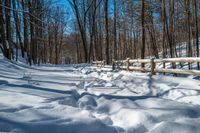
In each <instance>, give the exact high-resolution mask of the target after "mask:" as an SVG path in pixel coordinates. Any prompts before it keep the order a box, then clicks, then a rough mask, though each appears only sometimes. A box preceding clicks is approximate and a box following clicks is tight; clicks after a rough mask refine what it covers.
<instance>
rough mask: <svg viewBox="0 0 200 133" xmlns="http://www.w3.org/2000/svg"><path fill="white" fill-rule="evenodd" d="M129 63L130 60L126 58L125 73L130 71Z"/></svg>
mask: <svg viewBox="0 0 200 133" xmlns="http://www.w3.org/2000/svg"><path fill="white" fill-rule="evenodd" d="M129 61H130V58H127V59H126V63H127V64H126V65H127V67H126V69H127V71H130V68H129V67H130V62H129Z"/></svg>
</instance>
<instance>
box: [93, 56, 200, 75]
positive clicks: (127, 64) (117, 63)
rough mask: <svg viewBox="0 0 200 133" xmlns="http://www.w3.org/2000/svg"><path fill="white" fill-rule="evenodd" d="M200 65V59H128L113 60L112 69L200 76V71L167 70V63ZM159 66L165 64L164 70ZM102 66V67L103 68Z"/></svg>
mask: <svg viewBox="0 0 200 133" xmlns="http://www.w3.org/2000/svg"><path fill="white" fill-rule="evenodd" d="M183 62H184V63H195V62H196V63H200V57H196V58H195V57H187V58H165V59H154V58H152V59H129V58H128V59H126V60H113V62H112V69H113V70H115V69H118V68H120V69H123V70H128V71H141V72H151V74H152V75H155V74H156V73H174V74H191V75H200V70H185V69H176V68H175V67H174V68H173V69H171V68H170V69H167V68H165V63H172V64H173V65H175V64H176V63H183ZM93 63H94V64H97V65H98V64H103V65H105V61H96V62H93ZM142 63H143V64H149V65H150V67H148V68H145V67H134V66H133V64H142ZM157 64H164V66H163V68H156V65H157ZM103 65H101V66H103Z"/></svg>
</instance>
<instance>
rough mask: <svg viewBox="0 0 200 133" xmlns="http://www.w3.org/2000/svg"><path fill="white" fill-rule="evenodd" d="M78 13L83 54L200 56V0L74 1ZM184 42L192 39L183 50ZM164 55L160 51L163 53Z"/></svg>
mask: <svg viewBox="0 0 200 133" xmlns="http://www.w3.org/2000/svg"><path fill="white" fill-rule="evenodd" d="M68 2H69V3H70V5H71V7H72V9H73V11H74V14H75V18H76V21H75V22H76V23H75V27H76V29H75V30H74V32H75V33H76V34H75V35H76V36H77V38H78V39H79V41H78V43H77V47H78V48H79V50H78V53H77V57H78V59H77V60H78V61H80V62H90V61H91V60H103V59H104V60H106V62H107V63H108V64H109V63H111V61H112V59H118V60H119V59H126V58H133V59H135V58H142V59H143V58H145V57H147V56H153V57H156V58H159V57H162V58H165V57H179V56H188V57H191V56H198V57H199V45H198V43H199V40H198V37H199V32H198V31H199V20H200V17H199V6H200V1H199V0H68ZM181 44H186V45H187V47H186V49H187V53H186V55H183V53H182V51H183V48H182V47H181ZM159 54H160V55H159Z"/></svg>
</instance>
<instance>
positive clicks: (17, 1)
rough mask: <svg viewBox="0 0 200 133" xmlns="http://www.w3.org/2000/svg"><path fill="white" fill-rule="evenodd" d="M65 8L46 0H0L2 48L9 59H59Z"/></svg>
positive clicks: (33, 60)
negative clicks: (20, 57) (19, 56)
mask: <svg viewBox="0 0 200 133" xmlns="http://www.w3.org/2000/svg"><path fill="white" fill-rule="evenodd" d="M64 10H65V9H64V8H60V7H57V6H53V3H52V1H44V0H0V31H1V33H0V43H1V45H0V48H1V51H2V52H3V54H4V56H5V57H7V58H8V59H14V58H15V59H16V60H17V59H18V58H17V57H18V54H19V53H18V50H20V51H21V53H20V54H19V55H21V56H22V57H23V58H26V59H27V63H29V64H30V65H31V64H39V63H55V64H58V63H59V57H60V56H61V55H60V53H61V49H62V41H63V36H64V30H65V26H66V21H64V20H65V19H64V17H65V16H66V15H65V12H64Z"/></svg>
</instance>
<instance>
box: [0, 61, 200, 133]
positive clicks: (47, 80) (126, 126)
mask: <svg viewBox="0 0 200 133" xmlns="http://www.w3.org/2000/svg"><path fill="white" fill-rule="evenodd" d="M199 125H200V81H199V80H194V79H188V78H176V77H168V76H161V75H157V76H153V77H151V76H149V75H148V74H144V73H129V72H125V71H121V72H112V71H111V70H109V69H104V70H99V69H96V68H92V67H88V66H87V67H86V66H85V65H79V66H73V65H65V66H46V65H43V66H41V67H28V66H26V65H24V64H22V63H19V64H18V63H11V62H9V61H7V60H5V59H0V132H13V133H14V132H15V133H16V132H19V133H66V132H67V133H68V132H69V133H76V132H77V133H102V132H105V133H117V132H131V133H132V132H136V133H137V132H138V133H142V132H152V133H161V132H162V133H165V132H166V133H169V132H170V133H173V132H181V133H182V132H183V133H184V132H185V133H191V132H192V133H198V132H200V127H199Z"/></svg>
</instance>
